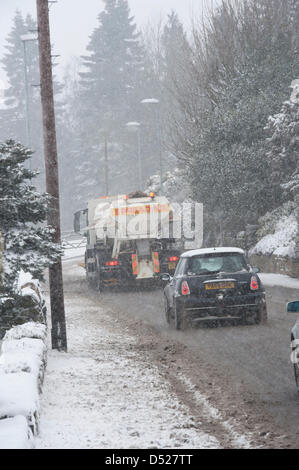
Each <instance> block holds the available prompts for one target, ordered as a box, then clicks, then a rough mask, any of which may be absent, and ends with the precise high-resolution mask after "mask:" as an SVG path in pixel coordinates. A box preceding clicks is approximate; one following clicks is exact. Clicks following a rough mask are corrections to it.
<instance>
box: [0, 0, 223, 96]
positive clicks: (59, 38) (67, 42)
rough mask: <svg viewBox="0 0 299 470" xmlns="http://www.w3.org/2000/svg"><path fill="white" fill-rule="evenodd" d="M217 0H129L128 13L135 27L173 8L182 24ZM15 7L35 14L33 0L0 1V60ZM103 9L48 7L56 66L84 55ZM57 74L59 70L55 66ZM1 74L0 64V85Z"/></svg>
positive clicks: (69, 3) (95, 4)
mask: <svg viewBox="0 0 299 470" xmlns="http://www.w3.org/2000/svg"><path fill="white" fill-rule="evenodd" d="M219 1H220V0H129V5H130V8H131V12H132V15H133V16H135V22H136V23H137V26H139V27H141V26H143V25H145V24H146V23H147V22H148V21H153V22H155V21H158V19H159V18H160V16H161V15H162V16H164V15H166V14H167V13H168V12H169V11H170V10H172V9H173V10H175V11H177V13H178V14H179V16H180V18H181V20H182V21H183V22H184V24H185V25H186V27H187V28H188V26H189V25H190V18H191V16H192V15H196V16H199V15H200V14H201V11H202V8H203V7H205V8H207V7H209V6H210V5H211V4H213V3H214V4H215V3H218V2H219ZM16 9H19V10H21V11H22V13H23V14H24V15H26V13H30V14H31V15H32V16H33V17H34V18H35V17H36V0H0V59H1V57H2V56H3V54H4V52H5V43H6V37H7V35H8V33H9V31H10V29H11V26H12V18H13V16H14V13H15V11H16ZM102 9H103V2H102V1H101V0H58V3H57V4H55V5H53V6H52V7H51V10H50V12H51V13H50V20H51V39H52V43H53V44H54V51H53V53H54V54H60V56H61V57H60V59H59V62H60V65H59V67H62V66H64V65H65V64H66V63H67V61H68V59H69V58H70V57H71V56H79V55H81V54H84V52H85V47H86V45H87V43H88V38H89V35H90V34H91V32H92V30H93V29H94V27H95V26H96V25H97V16H98V14H99V13H100V11H101V10H102ZM56 73H58V74H59V69H58V68H56ZM4 80H5V74H4V71H3V69H2V66H1V64H0V88H2V86H1V82H3V81H4Z"/></svg>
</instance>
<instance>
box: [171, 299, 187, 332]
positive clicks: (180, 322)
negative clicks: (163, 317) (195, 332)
mask: <svg viewBox="0 0 299 470" xmlns="http://www.w3.org/2000/svg"><path fill="white" fill-rule="evenodd" d="M174 326H175V329H176V330H185V328H186V314H185V312H184V309H183V310H180V309H178V308H177V306H176V303H174Z"/></svg>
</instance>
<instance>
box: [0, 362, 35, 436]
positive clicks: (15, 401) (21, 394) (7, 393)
mask: <svg viewBox="0 0 299 470" xmlns="http://www.w3.org/2000/svg"><path fill="white" fill-rule="evenodd" d="M18 415H22V416H24V417H25V418H26V420H27V423H28V425H29V426H30V428H31V430H32V432H33V434H37V432H38V421H39V394H38V387H37V383H36V378H35V377H34V375H33V374H29V373H28V372H16V373H14V374H6V373H5V372H4V371H1V370H0V422H1V419H3V418H12V417H15V416H18Z"/></svg>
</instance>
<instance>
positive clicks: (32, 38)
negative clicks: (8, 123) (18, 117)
mask: <svg viewBox="0 0 299 470" xmlns="http://www.w3.org/2000/svg"><path fill="white" fill-rule="evenodd" d="M21 41H22V43H23V53H24V81H25V102H26V136H27V147H28V148H31V130H30V104H29V83H28V70H27V69H28V63H27V48H26V43H27V42H29V41H37V35H36V34H31V33H27V34H23V35H22V36H21Z"/></svg>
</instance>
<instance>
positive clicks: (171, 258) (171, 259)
mask: <svg viewBox="0 0 299 470" xmlns="http://www.w3.org/2000/svg"><path fill="white" fill-rule="evenodd" d="M178 260H179V257H178V256H171V257H170V258H168V261H170V262H174V261H178Z"/></svg>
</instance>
